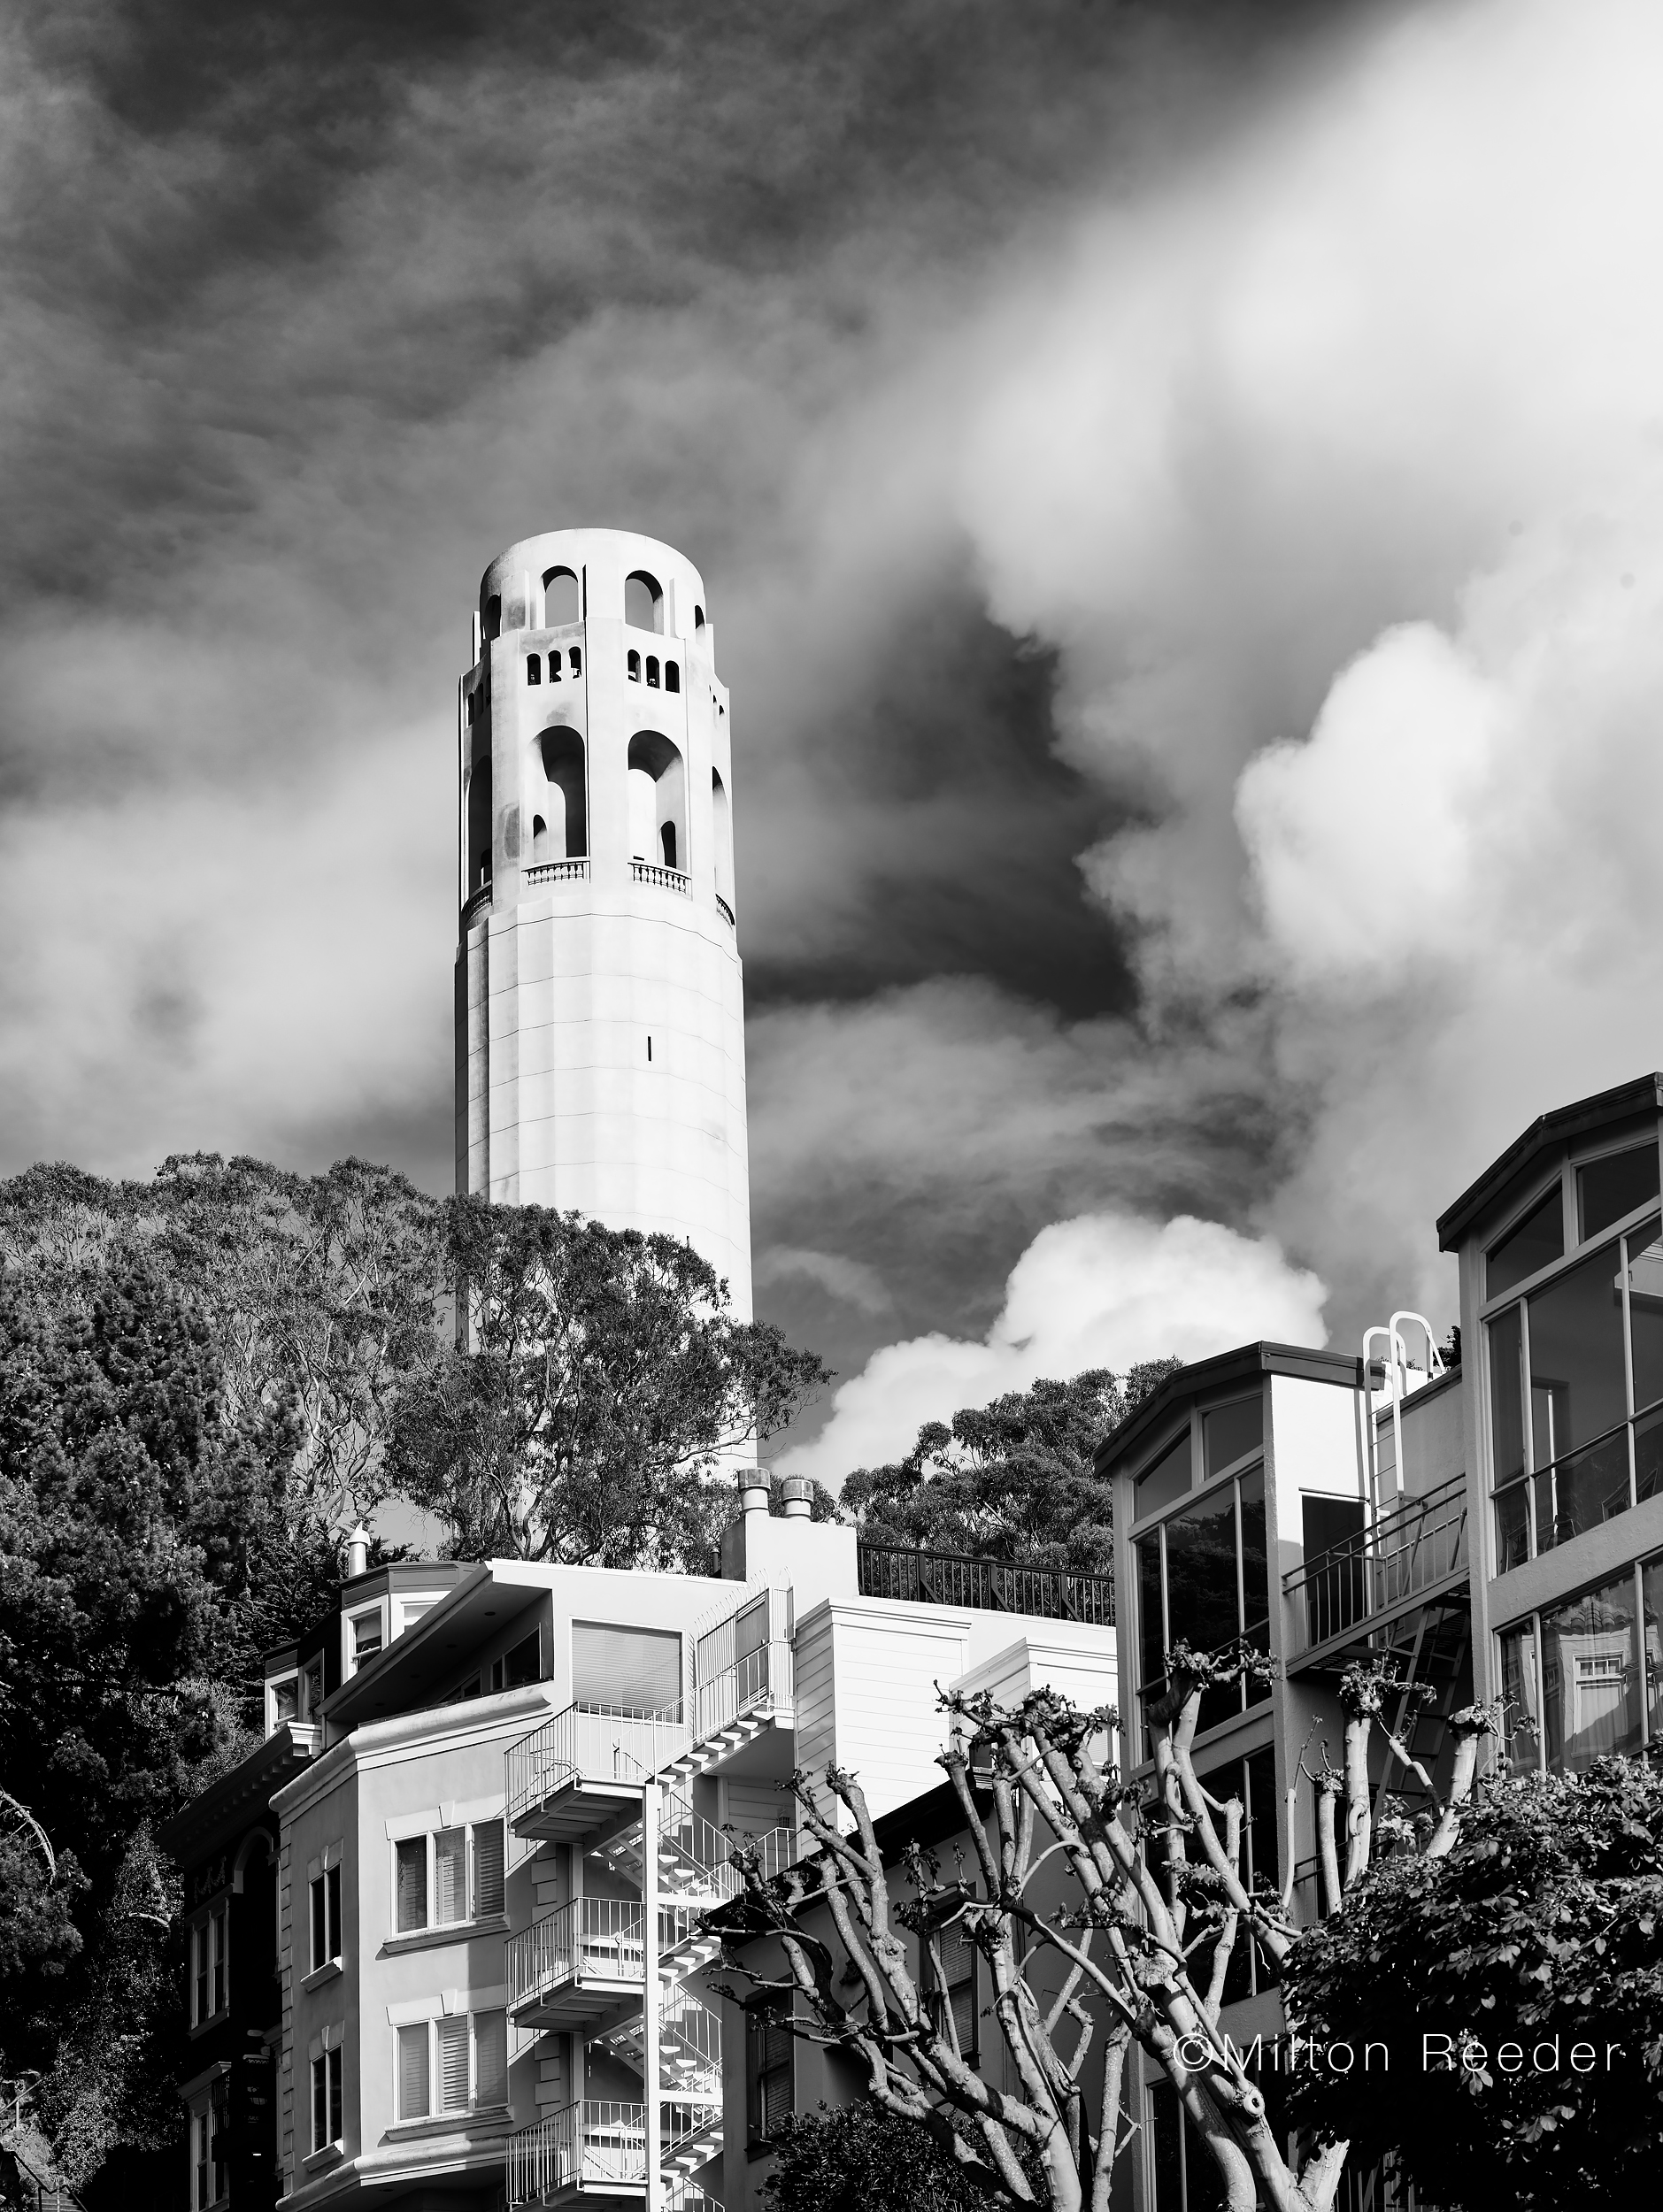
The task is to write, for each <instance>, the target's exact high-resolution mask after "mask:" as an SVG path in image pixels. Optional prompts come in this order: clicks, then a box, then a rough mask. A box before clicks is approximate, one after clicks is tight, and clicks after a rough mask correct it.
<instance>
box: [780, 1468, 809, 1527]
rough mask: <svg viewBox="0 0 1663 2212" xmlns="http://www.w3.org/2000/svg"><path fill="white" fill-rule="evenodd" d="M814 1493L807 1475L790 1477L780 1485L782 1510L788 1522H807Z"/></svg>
mask: <svg viewBox="0 0 1663 2212" xmlns="http://www.w3.org/2000/svg"><path fill="white" fill-rule="evenodd" d="M812 1497H813V1491H812V1486H810V1483H809V1480H808V1478H807V1476H806V1475H788V1476H787V1477H786V1479H785V1480H784V1481H783V1482H782V1483H781V1485H780V1510H781V1513H783V1514H784V1516H785V1517H786V1519H787V1520H788V1521H806V1520H807V1519H808V1517H809V1515H810V1513H811V1512H812V1503H811V1501H812Z"/></svg>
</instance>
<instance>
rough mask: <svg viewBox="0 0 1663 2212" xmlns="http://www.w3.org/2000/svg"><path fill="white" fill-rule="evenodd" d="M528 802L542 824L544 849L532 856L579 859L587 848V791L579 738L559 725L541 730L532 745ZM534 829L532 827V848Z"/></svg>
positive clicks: (571, 730) (550, 858)
mask: <svg viewBox="0 0 1663 2212" xmlns="http://www.w3.org/2000/svg"><path fill="white" fill-rule="evenodd" d="M531 751H532V777H531V784H532V787H531V794H530V797H531V805H532V809H533V811H534V813H535V816H536V818H538V820H540V821H541V822H542V823H543V825H544V828H543V841H544V845H545V848H546V849H545V850H544V851H543V852H541V853H538V852H535V850H534V853H533V857H534V859H548V860H581V859H582V857H583V856H584V855H585V854H586V853H587V852H588V850H589V793H588V787H587V778H586V775H585V772H584V765H583V741H582V739H581V737H580V736H579V735H578V733H577V732H576V731H575V730H574V729H568V728H566V727H565V726H561V727H559V728H557V729H548V730H544V731H543V733H542V735H541V736H540V737H538V738H537V739H536V740H535V742H534V744H533V746H532V749H531ZM536 841H537V833H536V831H535V827H534V829H533V833H532V842H533V845H534V848H535V844H536Z"/></svg>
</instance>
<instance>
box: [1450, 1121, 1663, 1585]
mask: <svg viewBox="0 0 1663 2212" xmlns="http://www.w3.org/2000/svg"><path fill="white" fill-rule="evenodd" d="M1640 1149H1641V1151H1642V1152H1644V1154H1645V1155H1646V1156H1647V1157H1648V1158H1649V1159H1650V1160H1651V1163H1652V1168H1653V1171H1654V1170H1655V1160H1656V1148H1655V1146H1645V1147H1642V1148H1640ZM1627 1158H1628V1156H1627V1155H1625V1154H1618V1155H1616V1156H1615V1159H1616V1161H1617V1162H1619V1163H1621V1162H1622V1161H1624V1160H1626V1159H1627ZM1594 1165H1598V1166H1606V1165H1608V1163H1594ZM1582 1172H1583V1173H1586V1172H1588V1171H1586V1170H1585V1171H1582ZM1626 1172H1627V1173H1628V1187H1629V1188H1632V1187H1633V1186H1634V1183H1635V1180H1636V1172H1637V1171H1634V1170H1628V1171H1626ZM1617 1180H1618V1179H1616V1178H1615V1177H1614V1173H1613V1181H1617ZM1618 1192H1619V1194H1621V1183H1620V1181H1619V1182H1618ZM1552 1195H1553V1199H1554V1202H1555V1204H1556V1205H1557V1203H1558V1194H1557V1192H1556V1193H1554V1194H1552ZM1596 1197H1597V1198H1598V1193H1596ZM1587 1203H1589V1201H1588V1200H1587V1198H1586V1195H1585V1194H1584V1204H1585V1205H1586V1204H1587ZM1596 1217H1598V1216H1597V1214H1596ZM1530 1218H1532V1219H1533V1218H1534V1216H1532V1217H1530ZM1521 1233H1522V1232H1521V1231H1515V1232H1514V1233H1513V1234H1514V1236H1515V1237H1516V1236H1517V1235H1519V1234H1521ZM1540 1242H1541V1240H1538V1243H1540ZM1490 1259H1491V1272H1490V1282H1491V1285H1492V1286H1493V1284H1494V1282H1495V1279H1496V1277H1495V1270H1494V1259H1495V1254H1494V1253H1493V1252H1492V1254H1491V1255H1490ZM1486 1333H1487V1336H1488V1348H1489V1361H1490V1377H1489V1402H1490V1465H1491V1478H1492V1486H1493V1488H1494V1492H1495V1499H1494V1512H1495V1527H1496V1571H1497V1573H1505V1572H1506V1571H1507V1570H1508V1569H1509V1568H1511V1567H1517V1566H1520V1565H1521V1564H1522V1563H1524V1562H1525V1561H1526V1560H1527V1559H1533V1558H1536V1557H1539V1556H1540V1555H1541V1554H1543V1553H1544V1552H1547V1551H1551V1550H1553V1549H1554V1548H1556V1547H1557V1546H1559V1545H1560V1544H1564V1543H1568V1542H1569V1541H1570V1540H1571V1539H1572V1538H1573V1537H1575V1536H1580V1535H1581V1534H1582V1533H1583V1532H1584V1531H1585V1530H1588V1529H1590V1528H1597V1527H1598V1526H1599V1525H1600V1524H1601V1523H1602V1522H1604V1521H1608V1520H1611V1519H1612V1518H1613V1517H1614V1516H1615V1515H1617V1514H1620V1513H1626V1512H1627V1511H1628V1509H1629V1508H1630V1507H1631V1506H1632V1505H1634V1504H1635V1503H1636V1502H1637V1501H1638V1500H1640V1499H1642V1498H1647V1497H1651V1496H1653V1495H1655V1494H1658V1492H1659V1489H1663V1219H1659V1216H1658V1215H1656V1214H1653V1215H1651V1217H1650V1218H1648V1219H1647V1220H1644V1221H1642V1222H1641V1223H1640V1224H1639V1225H1637V1226H1636V1227H1635V1228H1633V1229H1630V1230H1629V1231H1628V1233H1627V1234H1626V1235H1625V1236H1621V1237H1618V1238H1614V1239H1613V1240H1612V1241H1611V1242H1609V1243H1607V1244H1605V1245H1602V1246H1600V1247H1599V1248H1598V1250H1596V1251H1594V1252H1592V1253H1590V1255H1589V1256H1587V1257H1585V1258H1582V1259H1579V1260H1576V1261H1574V1263H1572V1264H1571V1265H1570V1266H1569V1267H1567V1268H1566V1269H1564V1270H1563V1271H1561V1272H1560V1273H1559V1274H1558V1275H1556V1276H1553V1277H1551V1279H1549V1280H1548V1281H1547V1282H1545V1283H1543V1284H1540V1285H1539V1286H1537V1287H1536V1289H1534V1290H1532V1291H1530V1292H1528V1294H1527V1295H1526V1296H1524V1297H1523V1298H1521V1299H1520V1300H1518V1301H1517V1302H1516V1303H1514V1304H1512V1305H1509V1306H1505V1307H1504V1308H1503V1309H1502V1310H1501V1311H1500V1312H1499V1313H1497V1314H1494V1315H1492V1316H1491V1317H1490V1319H1489V1321H1488V1323H1487V1325H1486Z"/></svg>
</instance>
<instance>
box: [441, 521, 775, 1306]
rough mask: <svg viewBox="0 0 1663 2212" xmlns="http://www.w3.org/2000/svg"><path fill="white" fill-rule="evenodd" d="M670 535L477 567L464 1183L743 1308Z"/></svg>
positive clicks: (720, 692)
mask: <svg viewBox="0 0 1663 2212" xmlns="http://www.w3.org/2000/svg"><path fill="white" fill-rule="evenodd" d="M457 749H458V892H459V904H460V910H461V913H460V926H459V930H458V948H457V962H456V1086H457V1087H456V1181H457V1188H458V1191H464V1192H466V1191H473V1192H477V1193H479V1194H481V1196H485V1197H489V1198H490V1199H492V1200H494V1201H499V1202H504V1203H507V1204H536V1205H543V1206H556V1207H559V1208H561V1209H563V1210H566V1209H575V1210H578V1211H579V1212H581V1213H584V1214H589V1215H591V1216H593V1217H595V1218H596V1219H597V1220H599V1221H603V1222H604V1223H606V1224H607V1225H609V1226H610V1227H612V1228H619V1229H640V1230H643V1231H651V1230H662V1231H664V1232H666V1233H668V1234H670V1235H672V1236H675V1237H683V1238H686V1239H687V1240H689V1242H690V1243H691V1244H692V1245H693V1246H694V1248H695V1249H696V1250H697V1251H699V1252H701V1253H702V1254H703V1255H704V1257H705V1258H706V1259H708V1260H709V1261H710V1263H711V1264H712V1266H713V1267H714V1268H715V1270H716V1271H717V1273H718V1274H719V1275H720V1276H722V1277H724V1278H725V1279H726V1280H727V1282H728V1287H729V1290H730V1292H731V1294H732V1298H733V1304H734V1310H735V1312H736V1313H737V1314H739V1315H740V1316H742V1317H747V1318H748V1317H749V1316H750V1313H751V1208H750V1191H749V1183H748V1177H747V1166H746V1151H745V1064H744V995H743V979H742V972H741V967H740V960H739V951H738V946H737V943H736V928H735V901H734V863H733V817H732V810H731V809H732V792H733V768H732V751H731V746H730V739H729V723H728V692H727V688H726V687H725V686H724V685H723V684H722V683H721V681H720V679H719V678H718V676H717V674H716V667H715V633H714V629H713V627H712V624H711V622H710V620H709V617H708V601H707V599H706V597H705V593H704V583H703V581H702V580H701V578H700V576H699V574H698V572H697V569H695V568H694V567H693V566H692V565H690V564H689V562H688V561H686V560H684V559H683V558H682V557H681V554H679V553H677V552H675V551H674V549H672V548H671V547H669V546H667V545H662V544H660V543H659V542H658V541H657V540H656V539H654V538H643V537H636V536H635V535H634V534H632V533H630V532H627V531H622V530H557V531H551V532H549V533H548V534H545V535H543V536H541V537H535V538H526V539H524V540H522V541H520V543H519V544H518V545H512V546H510V547H509V549H508V550H507V551H506V552H505V553H503V554H501V555H499V556H498V557H497V559H496V560H494V561H493V562H492V563H491V565H490V566H489V568H488V569H487V570H486V572H485V575H484V579H483V580H482V582H481V587H480V603H479V611H478V613H477V615H476V616H475V617H474V622H473V666H472V667H471V668H470V669H469V670H468V672H467V673H466V675H465V676H464V677H463V678H462V680H461V684H460V687H459V689H458V721H457Z"/></svg>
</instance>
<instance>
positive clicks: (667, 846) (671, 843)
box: [658, 822, 675, 868]
mask: <svg viewBox="0 0 1663 2212" xmlns="http://www.w3.org/2000/svg"><path fill="white" fill-rule="evenodd" d="M658 847H659V849H660V851H661V852H662V853H663V855H664V864H665V866H666V868H674V865H675V824H674V822H666V823H664V824H663V825H662V826H660V828H659V831H658Z"/></svg>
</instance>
